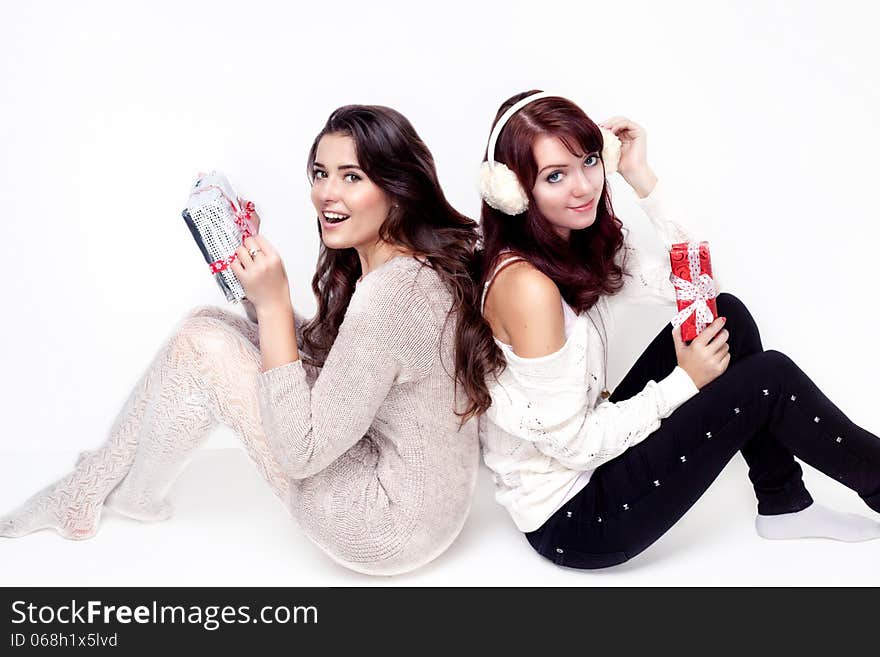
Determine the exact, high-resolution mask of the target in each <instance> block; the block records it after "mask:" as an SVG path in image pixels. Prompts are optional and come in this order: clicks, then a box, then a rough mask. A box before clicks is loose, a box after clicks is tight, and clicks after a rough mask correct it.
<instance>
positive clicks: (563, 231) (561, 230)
mask: <svg viewBox="0 0 880 657" xmlns="http://www.w3.org/2000/svg"><path fill="white" fill-rule="evenodd" d="M553 231H554V232H555V233H556V234H557V235H559V237H561V238H562V239H563V240H565V241H566V242H568V241H569V240H570V239H571V228H566V227H564V226H553Z"/></svg>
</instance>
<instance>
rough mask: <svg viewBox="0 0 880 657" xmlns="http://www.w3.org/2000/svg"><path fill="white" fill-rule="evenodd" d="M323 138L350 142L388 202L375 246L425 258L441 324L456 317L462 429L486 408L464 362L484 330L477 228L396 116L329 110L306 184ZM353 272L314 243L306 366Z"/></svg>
mask: <svg viewBox="0 0 880 657" xmlns="http://www.w3.org/2000/svg"><path fill="white" fill-rule="evenodd" d="M329 134H333V135H347V136H349V137H351V138H352V140H354V144H355V150H356V153H357V158H358V164H359V166H360V168H361V169H362V170H363V172H364V173H365V174H366V175H367V177H368V178H369V179H370V180H371V181H372V182H373V183H375V184H376V185H377V186H378V187H379V188H380V189H382V190H383V191H384V192H385V193H386V194H387V195H388V197H389V199H390V200H391V202H392V208H391V210H390V212H389V213H388V216H387V218H386V219H385V221H384V223H383V224H382V226H381V227H380V229H379V237H380V239H382V240H384V241H386V242H388V243H390V244H394V245H397V246H401V247H404V248H406V249H407V250H409V251H411V252H413V253H415V254H416V255H418V256H419V257H420V258H421V259H425V260H426V265H425V266H428V267H431V268H432V269H433V270H434V271H436V272H437V274H438V276H439V277H440V279H441V280H442V281H443V283H444V284H445V286H446V287H447V289H448V290H449V291H450V293H451V294H452V298H453V303H452V307H451V308H450V314H449V315H448V316H447V319H446V324H448V322H449V319H450V318H451V317H452V315H453V314H456V319H457V321H456V326H455V382H456V397H457V392H458V386H459V385H461V386H462V388H463V389H464V392H465V395H466V396H467V399H468V402H467V405H466V407H465V409H464V411H463V412H461V413H459V412H458V410H457V409H456V411H455V412H456V414H457V415H459V416H460V417H461V418H462V423H464V422H465V421H466V420H467V419H469V418H470V417H472V416H474V415H475V414H476V413H478V412H480V411H481V410H484V409H485V408H488V403H485V400H486V399H487V397H488V395H487V394H486V389H485V382H484V379H485V372H484V371H483V370H482V369H480V364H479V362H474V361H473V360H472V359H471V358H469V357H468V355H469V353H470V351H471V345H472V344H474V343H477V342H479V341H480V340H481V339H482V338H483V337H484V336H483V333H484V331H485V329H484V326H483V322H482V318H481V317H480V313H479V308H478V307H477V304H478V303H479V298H478V297H477V286H476V280H475V276H476V272H475V271H474V267H475V264H476V257H475V253H474V249H475V247H476V244H477V239H478V232H477V223H476V222H475V221H474V220H472V219H469V218H468V217H465V216H464V215H462V214H461V213H459V212H458V211H457V210H455V208H453V207H452V206H451V205H450V204H449V202H448V201H447V200H446V197H445V195H444V194H443V190H442V189H441V188H440V182H439V180H438V178H437V171H436V168H435V166H434V158H433V157H432V155H431V152H430V151H429V150H428V147H427V146H426V145H425V143H424V142H423V141H422V140H421V138H420V137H419V136H418V134H417V133H416V131H415V129H414V128H413V127H412V125H411V124H410V122H409V121H408V120H407V119H406V117H404V116H403V115H402V114H400V113H399V112H397V111H395V110H393V109H391V108H388V107H382V106H379V105H346V106H344V107H340V108H339V109H337V110H335V111H334V112H333V113H332V114H331V115H330V118H328V119H327V123H326V124H325V125H324V127H323V128H322V129H321V131H320V132H319V133H318V136H317V137H315V141H314V143H313V144H312V147H311V150H310V151H309V157H308V173H309V178H310V179H311V178H312V176H313V174H312V166H313V165H314V162H315V155H316V153H317V149H318V142H320V140H321V138H322V137H323V136H324V135H329ZM361 273H362V272H361V264H360V259H359V258H358V255H357V252H356V251H355V249H353V248H349V249H328V248H327V247H326V246H324V244H323V243H322V244H321V247H320V253H319V256H318V264H317V268H316V271H315V275H314V277H313V278H312V291H313V292H314V293H315V297H316V299H317V301H318V311H317V313H316V314H315V317H314V319H312V321H311V322H309V323H308V324H306V326H305V327H304V330H303V340H304V343H305V345H304V347H305V350H306V351H308V353H309V355H310V356H311V358H309V361H311V362H312V363H314V364H317V365H321V364H323V362H324V360H325V359H326V357H327V354H328V352H329V351H330V348H331V347H332V346H333V342H334V341H335V340H336V336H337V335H338V333H339V327H340V325H341V324H342V320H343V318H344V316H345V311H346V309H347V308H348V303H349V301H350V300H351V296H352V294H353V293H354V289H355V284H356V282H357V280H358V278H360V276H361ZM446 324H444V327H443V330H444V331H445V330H446V328H447V325H446ZM475 333H476V335H475ZM456 405H457V404H456Z"/></svg>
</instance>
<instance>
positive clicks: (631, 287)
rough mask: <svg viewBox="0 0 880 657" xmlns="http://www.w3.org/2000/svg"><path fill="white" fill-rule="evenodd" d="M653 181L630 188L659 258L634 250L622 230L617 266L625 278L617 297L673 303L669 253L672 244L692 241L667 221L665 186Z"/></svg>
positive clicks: (640, 250) (673, 290)
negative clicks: (653, 237) (648, 225)
mask: <svg viewBox="0 0 880 657" xmlns="http://www.w3.org/2000/svg"><path fill="white" fill-rule="evenodd" d="M653 180H654V184H653V185H649V186H644V187H636V186H635V185H633V189H635V190H636V194H637V195H639V198H638V200H637V203H638V205H639V207H640V208H641V209H642V210H643V211H644V213H645V214H646V215H647V217H648V220H649V221H650V222H651V226H652V227H653V228H654V232H655V235H656V237H657V239H658V240H659V241H660V243H661V244H662V245H663V249H664V250H663V253H662V254H661V255H660V256H657V255H655V254H653V253H649V252H646V251H645V250H644V249H638V248H636V247H635V245H634V244H633V242H632V240H631V238H630V236H629V230H628V229H627V228H626V227H624V234H625V239H624V248H623V250H622V251H621V252H620V254H619V259H618V264H620V263H623V264H624V269H625V271H626V274H627V276H626V283H625V285H624V288H623V290H622V291H621V293H620V296H621V297H625V298H627V299H632V300H639V301H653V302H657V303H662V304H674V303H675V288H674V287H673V285H672V283H671V282H670V281H669V274H670V273H671V271H672V267H671V265H670V262H669V250H670V249H671V248H672V245H673V244H675V243H678V242H688V241H690V240H691V239H692V238H691V236H690V235H689V234H688V232H687V231H686V230H685V229H684V228H682V226H681V225H680V224H678V223H676V222H675V221H673V220H672V219H670V218H669V217H670V214H669V209H668V208H669V206H668V202H667V200H666V198H665V187H664V185H663V183H662V182H659V181H657V179H656V177H654V179H653ZM641 194H644V196H641ZM624 258H625V260H624Z"/></svg>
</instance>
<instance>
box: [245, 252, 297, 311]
mask: <svg viewBox="0 0 880 657" xmlns="http://www.w3.org/2000/svg"><path fill="white" fill-rule="evenodd" d="M256 249H259V250H258V251H256V252H255V253H254V255H253V256H251V253H250V252H251V251H254V250H256ZM235 253H236V256H237V257H236V258H235V260H233V261H232V265H230V266H231V268H232V271H233V273H234V274H235V275H236V276H237V277H238V280H239V281H241V285H242V287H244V291H245V295H246V296H247V298H248V300H249V301H250V302H251V303H253V304H254V308H255V309H256V311H257V313H260V312H262V311H265V310H270V309H275V308H280V309H284V310H286V309H287V308H289V307H290V306H291V301H290V286H289V285H288V282H287V272H285V271H284V263H283V262H281V257H280V256H279V255H278V252H277V251H275V248H274V247H273V246H272V245H271V244H270V243H269V241H268V240H267V239H266V238H265V237H263V236H262V235H254V236H252V237H248V238H246V239H245V241H244V245H243V246H240V247H238V248H237V249H236V250H235Z"/></svg>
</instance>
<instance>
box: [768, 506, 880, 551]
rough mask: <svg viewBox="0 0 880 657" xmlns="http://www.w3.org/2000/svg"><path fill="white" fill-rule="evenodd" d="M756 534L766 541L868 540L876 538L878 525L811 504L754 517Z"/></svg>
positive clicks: (878, 529)
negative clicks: (787, 511) (799, 509)
mask: <svg viewBox="0 0 880 657" xmlns="http://www.w3.org/2000/svg"><path fill="white" fill-rule="evenodd" d="M755 529H757V530H758V534H759V535H760V536H762V537H764V538H769V539H786V538H832V539H834V540H836V541H847V542H857V541H870V540H872V539H875V538H880V522H877V521H876V520H872V519H871V518H865V517H864V516H860V515H857V514H855V513H843V512H841V511H835V510H833V509H829V508H828V507H824V506H822V505H821V504H817V503H816V502H813V503H812V504H811V505H810V506H808V507H807V508H806V509H802V510H801V511H796V512H794V513H782V514H779V515H775V516H762V515H758V517H757V518H755Z"/></svg>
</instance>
